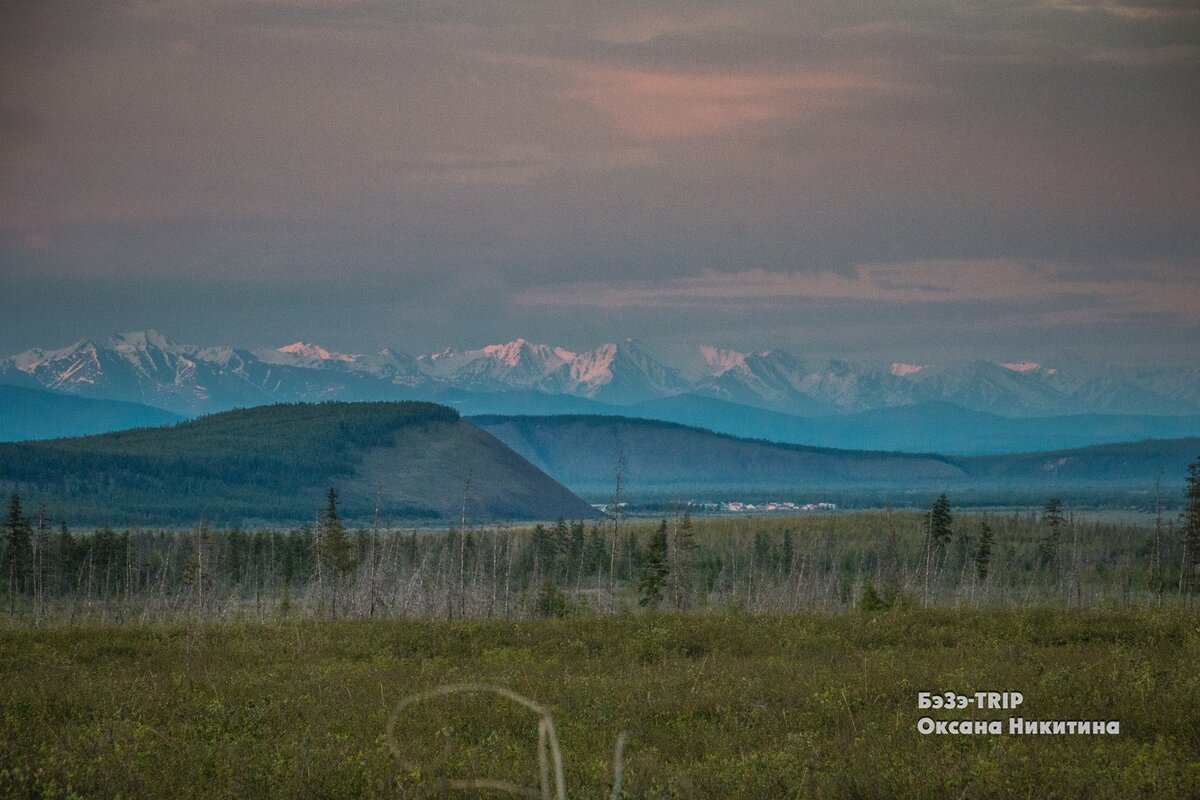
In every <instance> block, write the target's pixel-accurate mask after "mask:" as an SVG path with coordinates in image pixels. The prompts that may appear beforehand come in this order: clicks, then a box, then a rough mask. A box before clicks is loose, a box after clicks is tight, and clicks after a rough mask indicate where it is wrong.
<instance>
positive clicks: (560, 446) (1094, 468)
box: [474, 416, 1200, 496]
mask: <svg viewBox="0 0 1200 800" xmlns="http://www.w3.org/2000/svg"><path fill="white" fill-rule="evenodd" d="M474 421H475V422H476V423H477V424H478V425H479V426H480V427H482V428H484V429H485V430H487V431H489V432H491V433H492V434H494V435H495V436H496V437H497V438H498V439H500V440H501V441H503V442H504V443H506V444H507V445H509V446H510V447H512V448H513V449H514V450H516V451H517V452H518V453H521V454H522V455H524V456H525V457H526V458H528V459H529V460H530V461H531V462H533V463H534V464H536V465H538V466H539V467H540V468H541V469H543V470H545V471H546V472H547V473H548V474H550V475H552V476H554V477H555V478H556V479H558V480H561V481H562V482H563V483H565V484H566V485H567V486H570V487H571V488H572V489H575V490H576V491H580V492H587V493H590V494H593V495H595V496H601V495H602V493H604V492H606V491H607V492H611V491H612V487H613V485H614V476H615V473H616V465H617V462H618V460H619V459H621V458H622V457H623V458H624V460H625V470H624V476H625V480H626V484H627V487H628V488H629V489H630V490H631V491H634V492H637V491H647V490H660V489H665V488H669V487H678V488H684V487H686V488H691V489H706V488H708V489H712V488H721V489H726V490H743V491H744V490H750V489H766V488H789V489H792V490H796V489H804V488H829V487H846V486H849V487H860V488H861V487H878V488H895V487H904V488H910V489H913V488H922V487H938V488H939V490H951V489H955V488H958V489H962V488H980V487H996V486H999V487H1021V488H1024V489H1028V490H1030V491H1036V492H1041V493H1043V494H1044V493H1045V492H1050V491H1053V490H1054V489H1055V488H1057V487H1063V486H1077V487H1080V486H1094V487H1104V486H1121V487H1128V488H1136V489H1138V490H1145V489H1147V488H1152V487H1153V486H1154V482H1155V479H1156V478H1157V477H1158V476H1159V475H1160V474H1162V475H1163V476H1164V481H1163V486H1164V491H1165V492H1166V491H1171V492H1173V491H1175V488H1176V484H1179V485H1182V480H1183V478H1182V476H1183V475H1184V473H1185V470H1186V467H1187V464H1188V463H1190V462H1191V461H1193V460H1195V459H1196V458H1197V457H1200V438H1189V439H1178V440H1169V441H1150V442H1136V443H1130V444H1118V445H1103V446H1099V447H1090V448H1082V449H1075V450H1061V451H1050V452H1042V453H1024V454H1016V455H1004V456H982V457H947V456H936V455H920V454H906V453H879V452H868V451H849V450H831V449H825V448H813V447H804V446H798V445H789V444H777V443H772V442H764V441H755V440H748V439H738V438H735V437H732V436H727V435H724V434H717V433H713V432H711V431H707V430H703V429H699V428H689V427H685V426H682V425H675V424H671V423H664V422H657V421H652V420H643V419H627V418H620V417H595V416H564V417H477V418H475V419H474Z"/></svg>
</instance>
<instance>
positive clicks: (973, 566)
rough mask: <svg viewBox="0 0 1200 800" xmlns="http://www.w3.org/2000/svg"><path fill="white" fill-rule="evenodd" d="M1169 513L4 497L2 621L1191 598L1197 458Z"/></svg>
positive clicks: (1198, 560) (1197, 538)
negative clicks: (219, 524)
mask: <svg viewBox="0 0 1200 800" xmlns="http://www.w3.org/2000/svg"><path fill="white" fill-rule="evenodd" d="M1185 499H1186V503H1185V506H1184V509H1183V512H1182V513H1181V514H1180V516H1179V517H1178V518H1177V519H1171V520H1163V519H1162V515H1161V514H1159V515H1156V522H1155V525H1154V527H1153V529H1151V530H1149V531H1147V530H1146V529H1145V528H1143V527H1135V526H1130V525H1115V524H1106V523H1100V522H1094V521H1090V522H1089V521H1085V520H1084V519H1083V518H1082V517H1080V516H1078V515H1076V514H1074V513H1072V512H1071V511H1069V510H1067V509H1064V507H1063V504H1062V502H1061V501H1060V500H1058V499H1051V500H1049V501H1048V502H1047V503H1046V505H1045V507H1044V508H1042V509H1041V510H1040V513H1025V514H1022V513H1019V512H1016V513H1012V514H1004V515H1000V514H977V513H976V514H957V513H955V511H954V509H953V507H952V505H951V503H950V500H949V499H948V498H947V497H946V496H945V495H942V496H940V497H938V498H936V499H935V500H934V501H933V503H932V504H931V506H930V508H929V510H928V512H926V513H924V514H913V513H906V512H891V511H881V512H856V513H852V514H833V515H815V516H811V517H791V518H767V517H763V518H738V519H731V518H696V519H693V517H692V516H691V514H690V512H689V509H687V508H686V507H684V506H679V507H677V508H676V509H675V510H674V511H673V512H672V513H671V514H669V515H667V516H666V517H664V518H661V519H659V520H657V521H649V520H631V519H628V518H626V517H624V516H623V514H621V513H614V514H612V515H611V516H610V517H609V519H607V520H601V521H584V520H574V521H571V520H565V519H559V520H557V521H555V522H553V523H549V524H539V525H535V526H532V527H521V528H503V527H499V528H498V527H487V528H484V527H474V526H472V525H470V524H467V523H469V521H467V520H463V523H464V524H460V525H458V526H455V527H452V528H450V529H448V530H441V531H430V530H418V529H415V528H410V529H397V528H393V527H386V526H383V525H382V524H381V523H380V521H379V519H378V515H377V516H376V519H375V521H374V523H373V524H372V525H371V526H369V527H359V528H357V529H353V530H352V529H350V528H349V527H348V526H347V525H346V524H345V522H344V520H343V519H342V515H341V512H340V509H339V497H338V493H337V490H336V489H335V488H330V489H329V491H328V492H327V494H326V497H325V503H324V505H323V507H322V509H321V511H320V513H318V514H317V515H316V517H315V518H314V521H313V523H312V524H309V525H304V526H300V527H298V528H293V529H289V530H283V529H269V528H262V529H255V530H243V529H241V528H238V527H232V528H213V527H210V526H209V525H207V524H206V523H204V522H200V523H198V524H196V525H195V526H193V527H192V528H190V529H187V530H153V529H149V530H148V529H125V530H121V531H117V530H115V529H113V528H111V527H104V528H101V529H99V530H93V531H89V532H76V531H73V530H72V529H71V528H70V527H69V526H68V524H67V523H65V522H62V521H58V522H55V521H53V520H52V519H51V518H50V515H49V514H48V512H47V510H46V509H44V508H38V509H36V510H34V511H32V513H31V512H30V511H29V510H27V509H26V508H25V506H24V504H23V502H22V499H21V497H20V496H19V495H17V494H13V495H12V496H11V497H10V498H9V502H8V505H7V513H6V514H5V516H4V522H3V536H2V537H0V562H2V563H3V564H4V567H5V573H6V578H7V580H6V581H5V601H6V602H5V608H6V611H7V614H6V616H7V617H8V618H10V619H16V620H34V621H38V620H62V621H80V620H97V619H103V620H109V621H121V620H127V621H136V620H142V621H162V620H171V619H263V620H266V619H278V618H286V617H295V616H303V617H333V618H339V617H366V618H377V617H384V616H405V617H407V616H412V617H447V618H462V617H528V616H542V617H554V616H567V615H572V614H586V613H616V612H622V611H634V610H639V609H640V610H654V609H670V610H678V611H688V610H697V611H702V610H731V609H732V610H737V609H741V610H746V611H790V610H802V609H808V610H830V611H836V610H846V609H855V608H861V609H864V610H868V611H877V610H885V609H888V608H892V607H901V606H904V605H915V604H924V605H950V606H956V605H963V604H968V605H979V606H1012V605H1069V606H1081V607H1089V606H1099V605H1111V604H1135V603H1140V604H1157V605H1163V604H1164V603H1172V602H1178V603H1181V604H1185V605H1188V606H1191V605H1193V604H1194V602H1195V597H1196V594H1197V592H1198V590H1200V582H1198V580H1197V577H1198V576H1197V572H1198V570H1200V461H1197V462H1196V463H1195V464H1192V465H1191V466H1190V467H1189V472H1188V478H1187V484H1186V495H1185Z"/></svg>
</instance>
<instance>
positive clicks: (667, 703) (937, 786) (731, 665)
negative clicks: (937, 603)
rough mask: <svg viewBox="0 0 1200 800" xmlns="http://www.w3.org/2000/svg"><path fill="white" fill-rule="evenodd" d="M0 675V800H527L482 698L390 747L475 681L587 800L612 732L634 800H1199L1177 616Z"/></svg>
mask: <svg viewBox="0 0 1200 800" xmlns="http://www.w3.org/2000/svg"><path fill="white" fill-rule="evenodd" d="M0 653H3V654H4V655H3V658H0V726H2V729H3V730H4V731H5V734H4V736H3V737H0V796H18V797H22V796H24V797H118V796H120V797H125V798H139V797H178V798H187V797H227V798H245V797H329V798H342V797H344V798H351V797H353V798H363V797H427V796H430V795H429V790H430V789H432V788H435V787H436V786H437V785H438V782H439V781H441V780H445V779H453V778H457V779H466V778H471V779H492V780H497V781H507V782H510V783H513V784H518V785H522V786H533V785H536V784H537V774H538V763H537V757H536V753H537V735H536V730H537V728H536V725H537V718H536V716H535V715H534V714H532V713H530V712H529V711H528V710H526V709H523V708H521V707H519V706H517V705H515V704H510V703H507V702H502V701H498V700H497V699H495V698H490V699H489V698H487V697H480V696H477V695H476V696H472V695H465V694H464V695H455V696H451V697H444V698H432V699H429V700H427V701H425V702H423V703H422V704H421V705H420V706H419V712H418V709H417V708H414V709H412V713H405V714H402V715H400V716H399V717H398V718H397V722H396V729H395V738H396V742H397V744H398V750H399V752H393V751H392V749H391V748H390V747H389V741H388V737H387V724H388V720H389V718H390V717H391V716H392V714H393V711H394V710H395V708H396V706H397V705H398V704H399V703H400V701H401V700H402V699H403V698H405V697H407V696H410V695H412V694H414V693H417V692H420V691H423V690H428V689H432V688H434V687H438V686H442V685H445V684H459V683H468V682H482V683H485V684H491V685H498V686H502V687H507V688H509V689H511V690H514V691H516V692H519V693H520V694H522V695H525V696H527V697H530V698H532V699H534V700H536V701H537V702H538V703H539V704H541V705H542V706H544V707H545V709H546V710H547V711H548V712H549V713H552V714H553V717H554V724H555V728H556V730H557V734H558V737H559V739H560V740H561V745H562V752H563V761H564V766H565V780H566V786H567V789H568V793H569V795H570V796H571V797H576V798H606V797H608V796H609V786H610V782H611V781H612V775H613V746H614V742H615V741H616V739H617V736H618V734H619V733H620V732H621V731H628V732H629V738H628V745H627V748H626V754H625V765H624V793H623V795H622V796H623V797H627V798H664V797H665V798H714V799H716V798H721V799H722V800H724V799H725V798H766V797H770V798H845V797H912V798H924V797H929V798H934V797H936V798H941V797H952V798H958V797H970V798H989V797H1044V798H1055V797H1064V798H1067V797H1085V796H1086V797H1092V798H1122V799H1125V798H1134V797H1146V798H1185V797H1195V796H1196V795H1197V793H1200V728H1198V727H1197V726H1196V724H1195V722H1196V720H1197V719H1200V677H1198V675H1197V671H1196V670H1195V664H1196V663H1197V660H1198V659H1200V627H1198V625H1197V620H1196V617H1195V616H1194V615H1191V614H1187V613H1185V612H1182V611H1179V610H1141V611H1102V612H1097V611H1077V610H1071V611H1066V610H1034V611H986V612H980V611H966V610H949V609H942V610H922V609H914V610H905V611H897V610H892V611H885V612H877V613H870V614H867V613H862V614H841V615H812V614H799V615H782V616H780V615H759V616H748V615H743V614H712V615H676V614H630V615H619V616H614V617H597V618H588V619H565V620H526V621H516V622H514V621H500V620H493V621H454V622H447V621H442V620H436V621H430V620H426V621H415V620H410V621H383V622H379V621H376V622H348V621H338V622H329V621H323V622H305V623H276V624H269V625H257V624H254V625H221V626H167V627H120V628H113V627H72V628H65V627H51V628H47V629H40V630H33V629H19V628H11V627H10V628H3V629H0ZM985 689H986V690H1006V691H1020V692H1022V693H1023V694H1024V696H1025V701H1024V704H1023V705H1022V706H1021V708H1020V709H1019V710H1017V711H977V710H971V711H969V712H954V713H953V714H951V713H949V712H944V711H941V712H935V711H922V710H919V709H918V707H917V693H918V692H920V691H956V692H974V691H982V690H985ZM926 715H928V716H932V717H934V718H936V719H958V718H964V717H965V718H971V719H999V720H1007V718H1008V717H1010V716H1018V717H1022V718H1024V719H1046V720H1054V719H1062V720H1075V719H1086V720H1091V719H1104V720H1116V721H1119V723H1120V734H1119V735H1104V736H1095V735H1084V736H1069V735H1044V736H1037V735H1016V736H1010V735H1008V734H1007V733H1005V734H1003V735H995V736H987V735H980V736H962V735H949V736H948V735H941V736H939V735H921V734H920V733H918V732H917V730H916V724H917V721H918V720H919V719H920V718H921V717H923V716H926ZM1005 724H1006V725H1007V722H1005ZM443 756H444V757H443ZM435 796H455V797H461V796H462V795H461V794H460V793H456V794H454V795H450V794H442V793H439V794H436V795H435ZM471 796H484V795H483V794H482V793H479V794H475V795H471ZM488 796H491V795H488ZM496 796H500V795H496Z"/></svg>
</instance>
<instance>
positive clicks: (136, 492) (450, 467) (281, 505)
mask: <svg viewBox="0 0 1200 800" xmlns="http://www.w3.org/2000/svg"><path fill="white" fill-rule="evenodd" d="M330 485H333V486H337V487H339V488H340V489H341V491H342V499H343V507H344V510H345V514H346V515H347V516H348V517H352V518H357V519H359V520H362V519H365V518H368V517H369V516H370V514H371V511H372V509H373V508H374V505H375V503H376V501H377V500H378V502H379V505H380V512H381V515H382V518H383V519H384V520H385V521H386V520H388V519H394V518H404V517H408V518H413V517H418V518H435V517H436V518H442V519H448V520H454V519H458V518H459V516H460V514H461V513H462V506H463V502H464V498H465V499H466V501H467V503H468V506H469V507H468V514H469V515H470V517H471V518H472V519H474V520H488V519H514V518H515V519H548V518H554V517H557V516H559V515H562V516H567V517H573V518H577V517H583V516H593V515H594V514H595V512H594V510H593V509H592V508H591V507H590V506H589V505H587V504H586V503H584V502H583V501H582V500H580V499H579V498H577V497H575V496H574V495H573V494H571V493H570V491H568V490H567V489H565V488H564V487H563V486H561V485H559V484H558V483H556V482H554V481H553V480H552V479H550V478H548V477H547V476H546V475H544V474H543V473H541V472H540V471H538V470H537V468H535V467H534V466H533V465H531V464H529V463H528V462H527V461H525V460H524V459H523V458H521V457H520V456H518V455H517V454H516V453H514V452H512V451H511V450H509V449H508V448H507V447H505V446H504V445H503V444H501V443H500V442H499V441H497V440H496V439H495V438H494V437H492V436H490V435H489V434H487V433H485V432H484V431H481V430H480V429H479V428H477V427H475V426H474V425H471V424H470V423H468V422H465V421H463V420H461V419H460V418H459V416H458V414H457V412H455V411H454V410H453V409H449V408H445V407H444V406H438V405H433V404H430V403H353V404H351V403H322V404H319V405H307V404H298V405H278V406H266V407H259V408H253V409H245V410H241V411H232V412H226V413H223V414H215V415H212V416H209V417H202V418H200V419H198V420H194V421H191V422H185V423H181V424H179V425H176V426H174V427H171V428H160V429H143V430H135V431H125V432H121V433H112V434H105V435H101V436H90V437H83V438H77V439H62V440H55V441H50V442H25V443H19V444H0V490H2V491H4V492H9V491H19V492H20V493H21V494H22V495H23V496H24V497H25V499H26V501H27V503H28V504H29V505H30V507H35V506H36V504H39V503H45V504H46V506H47V508H48V509H50V511H51V514H52V515H53V516H55V517H65V518H67V519H69V520H71V521H72V522H77V523H100V522H113V523H114V524H136V523H151V522H171V521H173V522H183V523H189V524H190V523H194V522H196V521H197V520H198V519H200V518H201V517H204V518H207V519H209V520H210V521H215V522H237V521H242V520H247V521H248V520H257V521H273V522H282V521H287V522H297V521H305V520H311V519H312V518H313V514H314V510H315V509H316V507H317V506H318V505H320V503H321V497H322V493H323V492H324V490H325V488H327V487H328V486H330Z"/></svg>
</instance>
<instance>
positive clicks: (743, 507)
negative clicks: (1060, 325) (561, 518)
mask: <svg viewBox="0 0 1200 800" xmlns="http://www.w3.org/2000/svg"><path fill="white" fill-rule="evenodd" d="M628 505H629V504H628V503H618V504H617V507H618V508H621V509H624V508H626V507H627V506H628ZM592 507H593V508H595V509H596V510H597V511H602V512H604V513H605V514H609V513H611V510H612V506H611V505H610V504H608V503H593V504H592ZM684 507H686V508H687V509H688V510H690V511H697V512H699V513H703V514H719V513H726V514H763V513H770V512H773V511H774V512H789V513H790V512H800V511H837V503H793V502H792V501H790V500H780V501H774V500H771V501H767V502H762V503H743V502H741V501H740V500H731V501H729V502H721V503H698V502H695V501H688V502H687V503H685V504H684Z"/></svg>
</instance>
